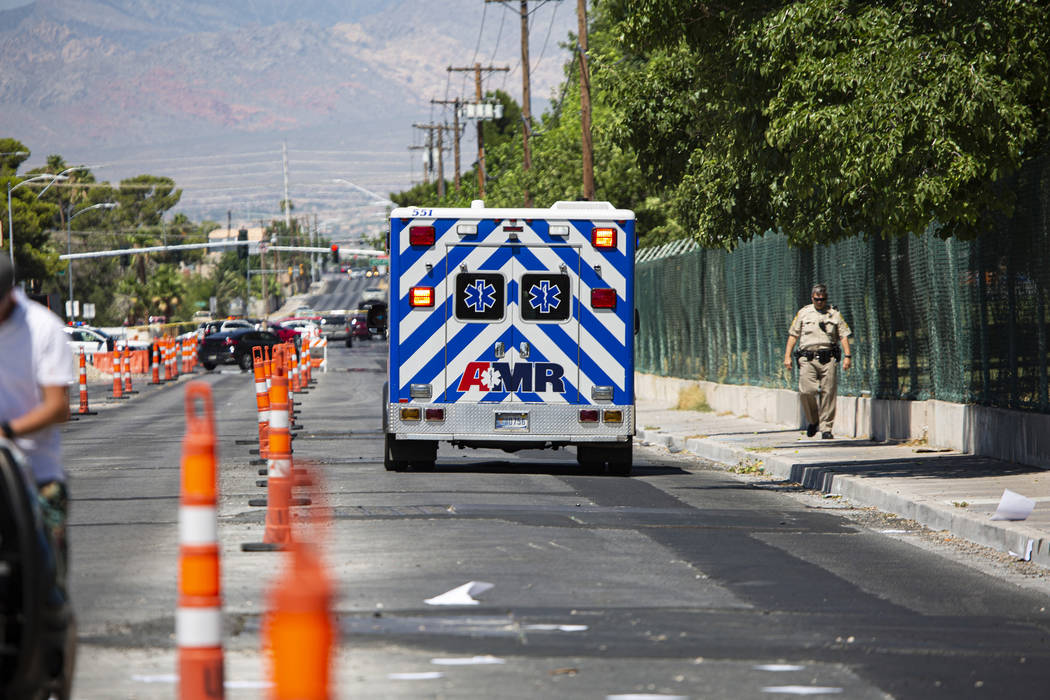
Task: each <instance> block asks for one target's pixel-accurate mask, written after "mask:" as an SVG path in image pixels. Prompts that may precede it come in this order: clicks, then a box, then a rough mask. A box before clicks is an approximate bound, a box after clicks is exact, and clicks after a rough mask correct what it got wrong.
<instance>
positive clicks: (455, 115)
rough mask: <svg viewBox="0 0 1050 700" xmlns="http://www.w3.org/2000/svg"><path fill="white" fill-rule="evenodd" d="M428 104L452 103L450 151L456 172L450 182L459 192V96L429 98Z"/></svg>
mask: <svg viewBox="0 0 1050 700" xmlns="http://www.w3.org/2000/svg"><path fill="white" fill-rule="evenodd" d="M430 104H435V105H452V120H453V121H452V124H453V126H452V135H453V137H454V141H453V143H454V146H453V151H452V152H453V154H454V156H455V160H456V163H455V164H456V172H455V174H454V175H453V177H452V182H453V185H454V186H455V188H456V192H459V137H460V131H459V105H460V102H459V98H458V97H457V98H456V99H454V100H431V101H430ZM445 128H446V129H448V128H449V127H447V126H446V127H445Z"/></svg>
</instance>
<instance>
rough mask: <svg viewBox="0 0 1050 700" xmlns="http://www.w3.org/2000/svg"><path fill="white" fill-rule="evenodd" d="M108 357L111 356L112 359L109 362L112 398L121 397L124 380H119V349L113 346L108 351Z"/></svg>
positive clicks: (122, 396) (122, 395)
mask: <svg viewBox="0 0 1050 700" xmlns="http://www.w3.org/2000/svg"><path fill="white" fill-rule="evenodd" d="M110 357H111V358H113V361H112V362H111V363H110V364H111V365H112V366H111V367H110V370H111V371H112V372H113V398H115V399H122V398H124V382H123V381H121V377H120V374H121V372H120V370H121V366H122V365H121V362H120V350H117V349H116V348H114V349H113V351H112V352H111V353H110Z"/></svg>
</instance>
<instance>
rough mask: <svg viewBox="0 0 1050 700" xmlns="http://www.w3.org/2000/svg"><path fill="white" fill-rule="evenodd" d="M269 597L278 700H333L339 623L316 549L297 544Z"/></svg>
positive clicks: (269, 646)
mask: <svg viewBox="0 0 1050 700" xmlns="http://www.w3.org/2000/svg"><path fill="white" fill-rule="evenodd" d="M290 554H291V556H290V559H291V562H290V565H289V567H288V568H287V569H286V571H285V573H284V575H283V576H282V577H281V578H280V579H279V580H278V581H277V583H276V585H275V586H274V588H273V589H272V590H271V591H270V594H269V596H268V597H269V605H268V606H267V607H268V611H267V615H266V625H265V630H264V633H265V636H266V641H265V642H264V646H265V648H267V649H268V650H269V652H270V657H271V661H270V680H271V682H272V684H273V685H272V686H271V690H270V698H271V699H272V700H330V698H332V697H333V696H334V694H333V692H332V689H331V688H330V687H329V686H330V684H331V683H330V679H331V673H332V658H333V652H334V649H335V640H336V636H335V630H336V625H335V620H334V619H333V615H332V600H333V598H334V595H333V588H334V587H333V585H332V581H331V577H330V576H329V574H328V572H327V571H326V570H325V568H324V566H323V564H322V562H321V558H320V556H319V555H318V553H317V551H316V549H315V548H314V547H313V546H311V545H309V544H306V543H301V542H297V543H295V544H294V545H292V547H291V553H290Z"/></svg>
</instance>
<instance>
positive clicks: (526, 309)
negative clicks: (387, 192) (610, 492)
mask: <svg viewBox="0 0 1050 700" xmlns="http://www.w3.org/2000/svg"><path fill="white" fill-rule="evenodd" d="M634 224H635V222H634V213H633V212H631V211H629V210H626V209H616V208H615V207H613V205H612V204H610V203H608V202H557V203H555V204H554V205H553V206H552V207H551V208H549V209H537V208H506V209H499V208H486V207H485V206H484V203H483V202H481V201H474V202H473V203H472V205H471V206H470V208H446V209H440V208H439V209H431V208H426V207H403V208H399V209H394V210H393V211H392V212H391V214H390V232H389V235H390V239H389V245H390V291H389V294H390V298H389V309H388V318H389V336H390V352H389V358H388V360H389V364H388V369H387V383H386V385H385V386H384V389H383V394H384V397H383V432H384V434H385V442H386V445H385V450H386V451H385V460H384V461H385V465H386V468H387V469H388V470H391V471H404V470H407V469H415V470H417V471H423V470H430V469H433V467H434V462H435V459H436V456H437V446H438V443H439V442H448V443H451V444H452V445H455V446H458V447H464V448H497V449H502V450H505V451H507V452H514V451H516V450H522V449H540V448H554V449H558V448H562V447H568V446H573V447H575V450H576V456H577V462H578V463H579V465H580V467H581V469H582V470H584V471H586V472H588V473H608V474H612V475H620V476H623V475H628V474H630V471H631V461H632V439H633V436H634V432H635V406H634V333H635V330H636V328H637V326H638V323H637V318H636V312H635V306H634V255H635V248H636V239H635V231H634Z"/></svg>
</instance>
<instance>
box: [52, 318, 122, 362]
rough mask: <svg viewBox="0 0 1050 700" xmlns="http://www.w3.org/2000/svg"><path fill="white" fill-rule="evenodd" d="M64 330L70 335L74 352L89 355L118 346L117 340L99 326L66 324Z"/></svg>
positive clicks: (70, 342) (70, 343)
mask: <svg viewBox="0 0 1050 700" xmlns="http://www.w3.org/2000/svg"><path fill="white" fill-rule="evenodd" d="M63 330H65V332H66V335H67V336H69V345H70V346H71V347H72V348H73V352H75V353H76V352H83V353H84V354H85V355H86V356H87V357H91V356H92V355H94V354H95V353H96V352H109V351H111V350H113V348H115V347H116V341H114V340H113V338H112V337H111V336H108V335H106V334H105V333H103V332H102V331H100V330H98V329H97V328H89V327H88V326H66V327H65V328H64V329H63Z"/></svg>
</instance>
